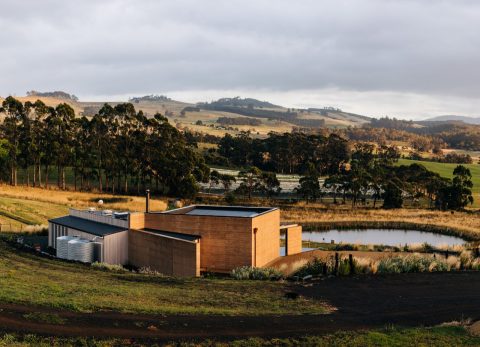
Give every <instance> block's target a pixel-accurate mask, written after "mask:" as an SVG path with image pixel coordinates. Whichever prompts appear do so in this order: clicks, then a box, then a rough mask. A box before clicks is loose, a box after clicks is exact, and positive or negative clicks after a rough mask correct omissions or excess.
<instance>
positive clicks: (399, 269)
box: [377, 254, 450, 273]
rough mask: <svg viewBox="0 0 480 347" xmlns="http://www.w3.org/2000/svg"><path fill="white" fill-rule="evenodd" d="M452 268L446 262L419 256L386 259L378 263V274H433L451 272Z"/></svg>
mask: <svg viewBox="0 0 480 347" xmlns="http://www.w3.org/2000/svg"><path fill="white" fill-rule="evenodd" d="M449 270H450V266H449V265H448V264H447V262H446V261H444V260H439V259H435V258H433V257H423V256H419V255H416V254H414V255H408V256H406V257H401V256H399V257H391V258H384V259H381V260H380V261H379V262H378V265H377V272H378V273H403V272H433V271H449Z"/></svg>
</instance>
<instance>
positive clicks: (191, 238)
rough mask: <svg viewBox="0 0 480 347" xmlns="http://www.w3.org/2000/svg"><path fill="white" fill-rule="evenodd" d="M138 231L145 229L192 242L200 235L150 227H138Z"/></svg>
mask: <svg viewBox="0 0 480 347" xmlns="http://www.w3.org/2000/svg"><path fill="white" fill-rule="evenodd" d="M140 231H147V232H149V233H152V234H157V235H159V236H164V237H169V238H172V239H176V240H182V241H189V242H194V241H196V240H198V239H200V238H201V237H200V235H190V234H182V233H176V232H172V231H164V230H156V229H150V228H144V229H140Z"/></svg>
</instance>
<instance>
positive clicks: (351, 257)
mask: <svg viewBox="0 0 480 347" xmlns="http://www.w3.org/2000/svg"><path fill="white" fill-rule="evenodd" d="M348 263H349V264H350V275H353V274H355V266H354V264H353V255H351V254H349V255H348Z"/></svg>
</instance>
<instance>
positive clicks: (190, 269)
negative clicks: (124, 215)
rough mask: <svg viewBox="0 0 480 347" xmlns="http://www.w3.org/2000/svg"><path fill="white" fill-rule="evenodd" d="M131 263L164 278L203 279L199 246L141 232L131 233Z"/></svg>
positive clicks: (131, 231)
mask: <svg viewBox="0 0 480 347" xmlns="http://www.w3.org/2000/svg"><path fill="white" fill-rule="evenodd" d="M128 245H129V250H128V252H129V255H130V263H131V264H132V265H134V266H136V267H149V268H150V269H152V270H156V271H159V272H161V273H163V274H165V275H171V276H181V277H193V276H200V242H187V241H181V240H176V239H172V238H167V237H163V236H160V235H157V234H154V233H150V232H144V231H139V230H130V231H129V242H128Z"/></svg>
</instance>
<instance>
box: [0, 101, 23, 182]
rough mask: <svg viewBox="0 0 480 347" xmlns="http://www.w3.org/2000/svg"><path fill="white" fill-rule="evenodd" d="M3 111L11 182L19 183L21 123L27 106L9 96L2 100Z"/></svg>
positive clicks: (3, 127) (3, 129)
mask: <svg viewBox="0 0 480 347" xmlns="http://www.w3.org/2000/svg"><path fill="white" fill-rule="evenodd" d="M0 111H1V112H3V113H5V120H4V121H3V124H2V134H3V137H4V138H5V139H6V140H7V141H8V161H9V167H10V184H11V185H13V186H16V185H17V168H18V156H19V152H20V129H19V128H20V123H21V121H22V119H24V117H25V112H26V111H25V108H24V106H23V104H22V103H21V102H20V101H18V100H17V99H15V98H13V97H11V96H9V97H7V98H6V99H5V100H4V101H3V102H2V108H1V110H0Z"/></svg>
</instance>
